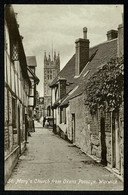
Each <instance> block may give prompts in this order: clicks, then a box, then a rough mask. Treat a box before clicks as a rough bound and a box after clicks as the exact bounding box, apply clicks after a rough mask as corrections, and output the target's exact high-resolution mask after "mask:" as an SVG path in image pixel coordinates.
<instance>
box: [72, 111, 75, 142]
mask: <svg viewBox="0 0 128 195" xmlns="http://www.w3.org/2000/svg"><path fill="white" fill-rule="evenodd" d="M74 142H75V114H72V143H74Z"/></svg>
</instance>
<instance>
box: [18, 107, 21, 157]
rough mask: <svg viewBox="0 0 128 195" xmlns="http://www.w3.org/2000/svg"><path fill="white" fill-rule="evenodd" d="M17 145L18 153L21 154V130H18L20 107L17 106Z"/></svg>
mask: <svg viewBox="0 0 128 195" xmlns="http://www.w3.org/2000/svg"><path fill="white" fill-rule="evenodd" d="M18 145H19V153H20V154H21V131H20V108H19V106H18Z"/></svg>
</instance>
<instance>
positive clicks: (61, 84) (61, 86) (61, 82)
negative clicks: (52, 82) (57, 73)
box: [58, 78, 66, 99]
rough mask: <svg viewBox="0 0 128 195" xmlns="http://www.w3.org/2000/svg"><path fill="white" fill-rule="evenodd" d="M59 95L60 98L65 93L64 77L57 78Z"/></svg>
mask: <svg viewBox="0 0 128 195" xmlns="http://www.w3.org/2000/svg"><path fill="white" fill-rule="evenodd" d="M58 81H59V97H60V99H61V98H63V97H64V96H65V95H66V79H65V78H59V80H58Z"/></svg>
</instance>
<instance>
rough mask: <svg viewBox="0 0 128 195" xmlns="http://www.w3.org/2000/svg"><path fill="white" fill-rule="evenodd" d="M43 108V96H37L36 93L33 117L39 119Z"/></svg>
mask: <svg viewBox="0 0 128 195" xmlns="http://www.w3.org/2000/svg"><path fill="white" fill-rule="evenodd" d="M37 94H38V93H37ZM43 110H44V97H39V94H38V95H37V102H36V108H35V118H36V120H38V121H39V120H40V118H41V117H42V116H43Z"/></svg>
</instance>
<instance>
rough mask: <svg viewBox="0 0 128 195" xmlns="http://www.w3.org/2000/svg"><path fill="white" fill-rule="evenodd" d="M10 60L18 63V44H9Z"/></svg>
mask: <svg viewBox="0 0 128 195" xmlns="http://www.w3.org/2000/svg"><path fill="white" fill-rule="evenodd" d="M11 60H12V61H18V60H19V46H18V42H14V41H12V42H11Z"/></svg>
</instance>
